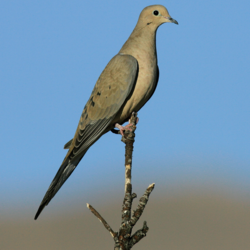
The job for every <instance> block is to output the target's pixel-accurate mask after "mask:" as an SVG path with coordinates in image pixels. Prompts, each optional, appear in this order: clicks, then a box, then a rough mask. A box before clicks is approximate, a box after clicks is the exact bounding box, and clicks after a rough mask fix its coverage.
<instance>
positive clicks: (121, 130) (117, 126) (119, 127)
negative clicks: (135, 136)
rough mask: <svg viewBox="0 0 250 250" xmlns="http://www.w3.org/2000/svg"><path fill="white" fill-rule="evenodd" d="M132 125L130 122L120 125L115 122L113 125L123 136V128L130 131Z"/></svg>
mask: <svg viewBox="0 0 250 250" xmlns="http://www.w3.org/2000/svg"><path fill="white" fill-rule="evenodd" d="M133 126H134V125H133V124H131V123H129V124H127V125H126V126H122V125H120V124H119V123H116V124H115V127H116V128H118V129H119V130H120V133H121V135H122V136H124V132H123V131H125V130H130V131H132V128H131V127H133Z"/></svg>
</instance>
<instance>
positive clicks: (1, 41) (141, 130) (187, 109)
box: [0, 0, 250, 213]
mask: <svg viewBox="0 0 250 250" xmlns="http://www.w3.org/2000/svg"><path fill="white" fill-rule="evenodd" d="M151 4H155V2H152V1H148V0H146V1H125V2H124V1H94V0H93V1H78V0H77V1H74V0H73V1H57V0H55V1H11V0H10V1H4V2H2V3H1V8H0V58H1V60H0V102H1V105H0V115H1V121H2V122H1V130H0V135H1V145H0V150H1V155H2V163H1V168H0V175H1V182H0V199H1V203H2V204H4V206H5V208H7V207H18V208H19V207H32V209H33V210H34V213H35V210H36V208H37V207H38V205H39V204H40V202H41V199H42V198H43V195H44V193H45V191H46V190H47V188H48V186H49V184H50V182H51V180H52V179H53V177H54V175H55V173H56V171H57V169H58V168H59V166H60V164H61V162H62V160H63V158H64V156H65V154H66V151H65V150H63V146H64V144H65V143H66V142H67V141H68V140H70V139H71V138H72V137H73V135H74V132H75V129H76V126H77V123H78V120H79V118H80V114H81V112H82V109H83V107H84V105H85V103H86V101H87V100H88V98H89V95H90V93H91V91H92V89H93V87H94V84H95V82H96V80H97V79H98V77H99V75H100V73H101V71H102V70H103V68H104V67H105V66H106V64H107V63H108V61H109V60H110V59H111V58H112V57H113V56H114V55H115V54H116V53H117V52H118V51H119V50H120V48H121V46H122V45H123V43H124V42H125V41H126V39H127V38H128V37H129V35H130V33H131V32H132V30H133V28H134V26H135V25H136V22H137V19H138V16H139V14H140V12H141V10H142V9H143V8H144V7H146V6H147V5H151ZM158 4H162V5H165V6H166V7H167V8H168V10H169V13H170V15H171V16H172V17H173V18H174V19H176V20H177V21H178V22H179V25H178V26H177V25H174V24H164V25H162V26H161V27H160V28H159V29H158V32H157V52H158V64H159V68H160V80H159V84H158V87H157V89H156V92H155V94H154V96H153V98H152V99H151V100H150V101H149V102H148V103H147V104H146V105H145V106H144V108H143V109H142V110H141V111H140V112H139V118H140V121H139V124H138V129H137V133H136V144H135V151H134V162H133V164H134V165H133V180H134V182H135V183H141V184H142V185H143V186H147V185H148V184H150V183H152V182H156V183H159V189H158V190H160V191H163V192H167V189H166V185H168V186H169V187H170V186H171V185H172V186H173V187H174V186H180V185H185V183H189V185H194V186H196V185H197V186H199V185H202V184H204V183H207V184H208V185H210V186H213V185H217V184H218V185H220V184H223V183H224V184H225V185H227V186H231V187H235V189H237V190H239V191H240V192H242V193H245V194H248V193H249V191H250V184H249V183H250V177H249V176H250V170H249V166H250V155H249V151H250V146H249V141H250V133H249V127H250V119H249V115H250V112H249V111H250V105H249V104H250V103H249V92H250V87H249V83H250V73H249V71H250V70H249V65H250V32H249V23H250V15H249V7H250V4H249V2H248V1H246V0H245V1H244V0H240V1H227V2H225V1H221V0H216V1H215V0H213V1H194V0H193V1H192V0H191V1H182V0H176V1H162V2H158ZM123 162H124V146H123V145H122V143H121V142H120V138H119V136H116V135H113V134H111V133H108V134H106V135H105V136H103V137H102V138H101V139H100V140H99V141H98V142H97V143H96V144H95V145H94V146H92V148H91V149H90V150H89V151H88V153H87V154H86V156H85V157H84V159H83V160H82V161H81V163H80V164H79V166H78V168H77V169H76V171H75V172H74V174H73V175H72V176H71V177H70V178H69V180H68V181H67V182H66V184H65V185H64V186H63V188H62V189H61V190H60V191H59V193H58V194H57V196H56V197H55V198H54V200H53V202H51V204H50V206H52V204H53V206H54V207H56V206H57V205H56V204H57V201H56V200H58V202H59V201H60V199H61V200H63V199H67V198H69V197H72V196H77V197H79V198H81V199H82V200H84V201H86V202H88V200H87V198H89V197H90V196H91V195H92V194H94V193H96V194H99V195H102V190H104V188H105V185H108V186H109V187H110V188H111V189H119V190H122V189H123V176H124V169H123ZM121 183H122V184H121ZM224 184H223V185H224ZM135 185H137V184H135ZM164 185H165V186H164ZM89 190H91V192H92V193H91V192H90V191H89ZM97 197H98V195H97ZM248 197H249V196H248ZM85 198H86V199H85ZM94 198H95V197H93V199H94ZM249 198H250V197H249ZM46 210H48V208H47V209H46Z"/></svg>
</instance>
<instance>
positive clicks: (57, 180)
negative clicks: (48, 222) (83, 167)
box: [35, 162, 77, 220]
mask: <svg viewBox="0 0 250 250" xmlns="http://www.w3.org/2000/svg"><path fill="white" fill-rule="evenodd" d="M76 166H77V164H75V163H74V164H73V163H71V162H66V163H63V164H62V165H61V167H60V168H59V170H58V172H57V174H56V176H55V177H54V179H53V181H52V182H51V184H50V186H49V188H48V190H47V192H46V194H45V196H44V198H43V200H42V202H41V204H40V206H39V208H38V210H37V213H36V215H35V220H36V219H37V218H38V216H39V215H40V213H41V212H42V211H43V209H44V207H45V206H47V205H48V204H49V202H50V201H51V199H52V198H53V197H54V196H55V195H56V193H57V192H58V190H59V189H60V188H61V186H62V185H63V183H64V182H65V181H66V180H67V179H68V178H69V176H70V175H71V174H72V173H73V171H74V170H75V168H76Z"/></svg>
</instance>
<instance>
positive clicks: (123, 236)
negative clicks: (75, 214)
mask: <svg viewBox="0 0 250 250" xmlns="http://www.w3.org/2000/svg"><path fill="white" fill-rule="evenodd" d="M137 119H138V118H137V114H136V113H133V114H132V115H131V118H130V120H129V123H131V124H133V126H132V129H131V131H130V130H126V131H125V132H124V136H123V137H122V141H123V142H124V143H125V144H126V146H125V196H124V200H123V205H122V222H121V226H120V228H119V232H114V231H113V230H112V228H111V227H110V226H109V224H108V223H107V222H106V221H105V220H104V219H103V217H102V216H101V215H100V214H99V213H98V212H97V211H96V210H95V209H94V208H93V207H92V206H91V205H89V204H87V207H88V208H89V210H90V211H91V212H92V213H93V214H94V215H95V216H96V217H97V218H98V219H99V220H100V222H101V223H102V224H103V225H104V227H105V228H106V229H107V230H108V231H109V232H110V234H111V236H112V237H113V239H114V241H115V247H114V249H115V250H129V249H131V248H132V247H133V246H134V245H135V244H136V243H138V242H139V241H140V240H141V239H142V238H144V237H145V236H146V233H147V232H148V229H149V228H148V226H147V222H146V221H144V223H143V227H142V229H140V230H138V231H136V232H135V233H134V234H133V235H132V236H131V232H132V229H133V227H134V226H135V224H136V223H137V221H138V220H139V219H140V217H141V215H142V213H143V211H144V209H145V207H146V204H147V202H148V199H149V195H150V194H151V192H152V191H153V189H154V186H155V184H154V183H153V184H151V185H149V186H148V188H147V189H146V191H145V193H144V194H143V196H142V197H141V198H140V200H139V204H138V206H137V208H136V210H135V211H133V214H132V215H131V209H132V202H133V199H134V198H136V197H137V195H136V194H135V193H133V194H132V184H131V170H132V153H133V144H134V138H135V133H134V131H135V129H136V123H137Z"/></svg>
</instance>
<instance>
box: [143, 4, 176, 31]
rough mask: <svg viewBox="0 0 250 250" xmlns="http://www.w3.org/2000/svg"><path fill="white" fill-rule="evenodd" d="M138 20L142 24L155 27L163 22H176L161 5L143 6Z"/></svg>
mask: <svg viewBox="0 0 250 250" xmlns="http://www.w3.org/2000/svg"><path fill="white" fill-rule="evenodd" d="M139 22H140V24H141V25H142V26H144V25H151V26H155V27H156V28H157V27H159V26H160V25H161V24H163V23H175V24H178V22H177V21H176V20H174V19H173V18H172V17H171V16H170V15H169V13H168V10H167V9H166V8H165V7H164V6H162V5H151V6H148V7H146V8H144V9H143V10H142V12H141V14H140V17H139Z"/></svg>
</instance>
